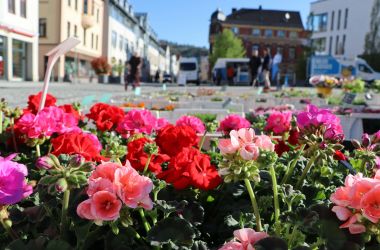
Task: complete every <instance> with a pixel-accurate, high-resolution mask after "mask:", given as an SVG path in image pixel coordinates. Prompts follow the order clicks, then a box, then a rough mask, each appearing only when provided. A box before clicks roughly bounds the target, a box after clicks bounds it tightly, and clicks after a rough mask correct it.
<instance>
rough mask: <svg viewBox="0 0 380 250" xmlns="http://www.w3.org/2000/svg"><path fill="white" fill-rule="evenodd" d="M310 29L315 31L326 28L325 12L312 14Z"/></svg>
mask: <svg viewBox="0 0 380 250" xmlns="http://www.w3.org/2000/svg"><path fill="white" fill-rule="evenodd" d="M312 29H313V31H315V32H322V31H326V30H327V13H323V14H319V15H315V16H313V19H312Z"/></svg>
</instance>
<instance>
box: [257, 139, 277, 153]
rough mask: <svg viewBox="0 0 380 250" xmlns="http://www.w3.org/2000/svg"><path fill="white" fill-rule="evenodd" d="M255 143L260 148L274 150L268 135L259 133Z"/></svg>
mask: <svg viewBox="0 0 380 250" xmlns="http://www.w3.org/2000/svg"><path fill="white" fill-rule="evenodd" d="M255 144H256V146H258V147H259V148H260V149H262V150H266V151H272V152H273V151H274V144H273V142H272V140H271V139H270V137H269V136H267V135H259V136H257V137H256V139H255Z"/></svg>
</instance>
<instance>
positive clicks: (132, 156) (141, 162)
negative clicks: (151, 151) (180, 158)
mask: <svg viewBox="0 0 380 250" xmlns="http://www.w3.org/2000/svg"><path fill="white" fill-rule="evenodd" d="M147 143H153V141H152V140H151V139H148V138H145V137H142V138H139V139H136V140H133V141H131V142H129V143H128V154H127V160H128V161H129V162H130V163H131V165H132V167H133V168H135V169H136V170H139V171H143V170H144V168H145V165H146V163H147V161H148V158H149V155H148V154H147V153H146V152H145V151H144V146H145V144H147ZM169 159H170V157H169V156H168V155H165V154H160V153H158V154H155V155H152V156H151V160H150V162H149V166H148V169H149V171H151V172H153V173H155V174H159V173H161V171H162V167H161V164H162V163H164V162H167V161H169Z"/></svg>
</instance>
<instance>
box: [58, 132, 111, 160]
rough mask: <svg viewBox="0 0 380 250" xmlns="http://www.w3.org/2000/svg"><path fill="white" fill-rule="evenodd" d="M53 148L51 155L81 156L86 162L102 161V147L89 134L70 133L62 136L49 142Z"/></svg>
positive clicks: (94, 137)
mask: <svg viewBox="0 0 380 250" xmlns="http://www.w3.org/2000/svg"><path fill="white" fill-rule="evenodd" d="M51 144H52V146H53V151H52V154H54V155H56V156H58V155H61V154H69V155H75V154H80V155H82V156H83V157H84V158H85V159H86V160H87V161H93V160H95V161H99V160H101V159H103V157H102V156H101V155H100V151H101V149H102V146H101V144H100V142H99V140H98V139H97V137H96V136H95V135H93V134H90V133H84V132H71V133H65V134H62V135H60V136H58V137H56V138H53V139H52V140H51Z"/></svg>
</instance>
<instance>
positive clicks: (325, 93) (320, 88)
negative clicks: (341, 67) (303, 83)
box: [309, 75, 339, 98]
mask: <svg viewBox="0 0 380 250" xmlns="http://www.w3.org/2000/svg"><path fill="white" fill-rule="evenodd" d="M309 82H310V84H311V85H313V86H315V87H316V88H317V94H318V96H319V97H321V98H327V97H329V96H331V94H332V89H333V88H334V87H335V86H337V85H338V84H339V81H338V79H336V78H334V77H330V76H325V75H318V76H313V77H311V78H310V80H309Z"/></svg>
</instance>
